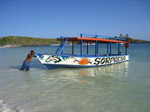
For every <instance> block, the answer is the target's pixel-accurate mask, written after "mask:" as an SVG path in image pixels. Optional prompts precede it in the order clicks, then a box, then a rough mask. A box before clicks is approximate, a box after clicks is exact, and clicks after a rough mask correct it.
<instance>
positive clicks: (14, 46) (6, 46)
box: [0, 42, 149, 48]
mask: <svg viewBox="0 0 150 112" xmlns="http://www.w3.org/2000/svg"><path fill="white" fill-rule="evenodd" d="M135 43H136V44H143V43H149V42H131V43H130V44H135ZM58 45H59V44H49V45H3V46H0V48H16V47H31V46H58Z"/></svg>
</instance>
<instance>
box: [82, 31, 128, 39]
mask: <svg viewBox="0 0 150 112" xmlns="http://www.w3.org/2000/svg"><path fill="white" fill-rule="evenodd" d="M80 37H89V38H105V39H110V40H113V39H114V40H118V41H127V39H123V38H118V37H111V36H104V35H93V34H82V33H81V34H80Z"/></svg>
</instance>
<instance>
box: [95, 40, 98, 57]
mask: <svg viewBox="0 0 150 112" xmlns="http://www.w3.org/2000/svg"><path fill="white" fill-rule="evenodd" d="M97 46H98V45H97V40H96V43H95V56H96V55H97V53H98V47H97Z"/></svg>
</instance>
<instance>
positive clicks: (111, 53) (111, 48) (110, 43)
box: [110, 38, 112, 56]
mask: <svg viewBox="0 0 150 112" xmlns="http://www.w3.org/2000/svg"><path fill="white" fill-rule="evenodd" d="M110 40H111V38H110ZM111 55H112V42H110V56H111Z"/></svg>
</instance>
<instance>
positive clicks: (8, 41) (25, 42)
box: [0, 36, 150, 46]
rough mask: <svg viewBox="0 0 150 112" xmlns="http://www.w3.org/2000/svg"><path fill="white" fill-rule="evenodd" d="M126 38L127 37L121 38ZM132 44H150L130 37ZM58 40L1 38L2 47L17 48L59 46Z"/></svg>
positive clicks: (17, 37) (0, 44)
mask: <svg viewBox="0 0 150 112" xmlns="http://www.w3.org/2000/svg"><path fill="white" fill-rule="evenodd" d="M120 38H125V37H120ZM129 40H130V42H131V43H149V42H150V41H146V40H137V39H132V38H130V37H129ZM59 43H60V42H59V41H57V39H44V38H33V37H20V36H7V37H1V38H0V46H4V45H17V46H41V45H51V44H59Z"/></svg>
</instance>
